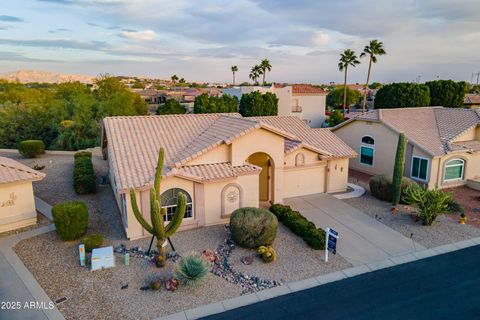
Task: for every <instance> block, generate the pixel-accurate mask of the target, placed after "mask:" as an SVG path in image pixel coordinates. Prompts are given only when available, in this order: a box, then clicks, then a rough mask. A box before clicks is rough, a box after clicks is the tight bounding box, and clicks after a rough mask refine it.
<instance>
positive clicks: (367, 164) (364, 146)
mask: <svg viewBox="0 0 480 320" xmlns="http://www.w3.org/2000/svg"><path fill="white" fill-rule="evenodd" d="M365 137H369V138H371V139H372V140H373V144H369V143H365V142H363V138H365ZM362 147H363V148H368V149H372V151H373V155H372V164H370V163H365V162H362ZM358 153H359V154H360V157H359V162H360V163H361V164H363V165H366V166H369V167H373V166H375V138H374V137H372V136H371V135H368V134H366V135H363V136H361V137H360V150H359V152H358Z"/></svg>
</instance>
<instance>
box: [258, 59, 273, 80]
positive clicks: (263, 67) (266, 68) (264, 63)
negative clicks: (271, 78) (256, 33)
mask: <svg viewBox="0 0 480 320" xmlns="http://www.w3.org/2000/svg"><path fill="white" fill-rule="evenodd" d="M260 70H261V74H262V77H263V79H262V85H265V75H266V73H267V71H269V72H270V71H271V70H272V65H271V64H270V61H268V59H263V60H262V62H260Z"/></svg>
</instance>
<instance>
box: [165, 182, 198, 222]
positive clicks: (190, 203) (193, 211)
mask: <svg viewBox="0 0 480 320" xmlns="http://www.w3.org/2000/svg"><path fill="white" fill-rule="evenodd" d="M171 189H178V190H180V192H183V193H185V194H186V195H188V197H190V199H191V200H192V201H190V202H186V203H185V208H186V207H187V206H188V205H191V206H192V210H191V211H192V216H191V217H188V218H185V216H184V217H183V220H195V207H194V205H193V198H192V196H191V195H190V193H188V192H187V190H185V189H182V188H177V187H173V188H168V189H167V190H165V191H163V192H162V193H161V194H160V198H161V197H162V194H163V193H165V192H167V191H169V190H171ZM176 206H177V205H176V204H171V205H168V206H162V207H161V208H165V209H166V208H173V207H176ZM170 221H171V220H165V221H164V223H168V222H170Z"/></svg>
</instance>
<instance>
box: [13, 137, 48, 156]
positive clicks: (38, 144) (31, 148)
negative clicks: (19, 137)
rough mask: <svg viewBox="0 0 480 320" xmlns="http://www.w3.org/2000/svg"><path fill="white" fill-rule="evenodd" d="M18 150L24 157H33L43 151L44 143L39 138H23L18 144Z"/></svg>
mask: <svg viewBox="0 0 480 320" xmlns="http://www.w3.org/2000/svg"><path fill="white" fill-rule="evenodd" d="M18 152H20V154H21V155H22V156H23V157H25V158H35V157H36V156H38V155H40V154H44V153H45V144H44V143H43V141H41V140H25V141H21V142H20V143H19V144H18Z"/></svg>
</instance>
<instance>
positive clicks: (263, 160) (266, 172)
mask: <svg viewBox="0 0 480 320" xmlns="http://www.w3.org/2000/svg"><path fill="white" fill-rule="evenodd" d="M247 162H248V163H250V164H253V165H256V166H258V167H261V168H262V171H261V172H260V175H259V182H258V190H259V200H260V202H263V203H265V202H269V203H273V186H274V184H273V183H274V172H275V170H274V169H275V168H274V162H273V159H272V158H271V157H270V156H269V155H268V154H266V153H264V152H257V153H254V154H252V155H250V156H249V157H248V158H247Z"/></svg>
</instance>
